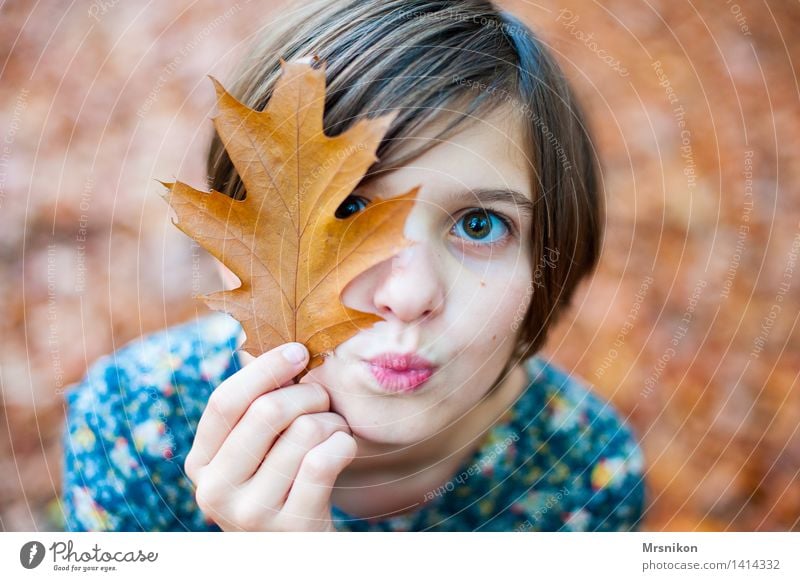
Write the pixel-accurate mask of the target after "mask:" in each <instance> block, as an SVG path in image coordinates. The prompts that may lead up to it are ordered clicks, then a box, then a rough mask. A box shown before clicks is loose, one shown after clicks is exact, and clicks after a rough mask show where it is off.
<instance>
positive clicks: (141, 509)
mask: <svg viewBox="0 0 800 581" xmlns="http://www.w3.org/2000/svg"><path fill="white" fill-rule="evenodd" d="M239 329H240V327H239V325H238V322H236V321H235V320H234V319H232V318H230V317H229V316H227V315H225V314H224V313H213V314H211V315H208V316H205V317H202V318H199V319H195V320H192V321H189V322H186V323H182V324H179V325H175V326H172V327H169V328H166V329H163V330H160V331H156V332H153V333H149V334H146V335H144V336H142V337H140V338H138V339H136V340H134V341H131V342H128V343H126V344H125V345H123V346H122V347H120V348H119V349H117V350H116V351H115V352H114V353H112V354H110V355H106V356H103V357H101V358H99V359H97V360H96V361H95V362H94V363H93V364H92V365H91V366H90V367H89V369H88V370H87V372H86V374H85V375H84V377H83V378H82V379H81V381H79V382H78V383H77V384H74V385H72V386H70V388H68V389H67V391H66V392H65V394H64V398H65V402H66V418H65V425H64V429H63V434H62V443H63V447H64V455H63V479H62V500H63V502H64V505H65V509H66V510H65V521H66V523H65V524H66V525H67V527H68V528H69V529H70V530H135V529H138V528H142V529H144V530H159V528H161V527H165V526H167V523H168V522H175V520H176V516H177V514H176V513H173V512H172V511H171V509H170V510H167V507H172V506H173V505H175V504H176V503H177V502H178V501H179V499H180V498H182V497H185V496H186V495H182V494H181V493H182V492H185V490H181V489H180V487H183V488H185V487H186V486H187V482H186V480H185V477H184V475H183V471H182V466H183V462H182V461H181V460H182V458H183V457H185V454H186V453H187V452H188V449H189V448H190V447H191V441H192V437H193V434H194V431H195V428H196V425H197V422H198V421H199V417H200V415H202V411H203V409H204V408H205V405H206V403H207V399H208V396H209V394H210V392H211V391H213V389H214V388H215V387H216V386H217V385H218V384H219V383H220V382H221V381H222V380H223V379H224V378H225V377H226V376H227V375H230V374H231V373H233V372H234V371H235V367H236V364H237V361H236V358H235V357H234V351H235V349H236V347H237V346H238V345H237V343H236V341H237V337H238V331H239ZM177 508H178V509H180V506H178V507H177ZM184 508H185V509H187V510H189V509H191V506H190V504H187V505H186V506H185V507H184Z"/></svg>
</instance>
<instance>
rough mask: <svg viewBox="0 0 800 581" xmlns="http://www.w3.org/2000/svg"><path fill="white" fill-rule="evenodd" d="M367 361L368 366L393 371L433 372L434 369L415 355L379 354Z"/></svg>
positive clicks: (422, 358) (428, 362) (432, 365)
mask: <svg viewBox="0 0 800 581" xmlns="http://www.w3.org/2000/svg"><path fill="white" fill-rule="evenodd" d="M368 361H369V363H370V365H375V366H376V367H383V368H384V369H391V370H393V371H410V370H415V369H416V370H428V369H429V370H433V369H434V368H435V367H436V366H435V365H434V364H433V363H431V362H430V361H428V360H427V359H425V358H424V357H422V356H421V355H418V354H416V353H381V354H380V355H377V356H376V357H373V358H372V359H369V360H368Z"/></svg>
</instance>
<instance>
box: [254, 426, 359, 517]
mask: <svg viewBox="0 0 800 581" xmlns="http://www.w3.org/2000/svg"><path fill="white" fill-rule="evenodd" d="M336 430H341V431H344V432H348V433H349V432H350V427H349V426H348V425H347V422H346V421H345V420H344V418H343V417H342V416H340V415H339V414H335V413H332V412H320V413H315V414H305V415H302V416H298V417H297V418H295V420H294V421H293V422H292V424H291V425H290V426H289V427H288V428H287V429H286V431H285V432H283V434H281V435H280V437H279V438H278V440H277V441H276V442H275V443H274V444H273V446H272V449H271V450H270V451H269V453H268V454H267V457H266V458H264V461H263V462H262V463H261V466H259V468H258V470H256V473H255V474H254V475H253V477H252V478H251V479H250V481H249V482H248V483H247V486H248V487H249V488H251V489H252V490H253V494H254V496H257V497H258V499H259V501H261V502H264V501H265V500H266V502H268V503H269V506H275V505H277V504H282V503H283V501H284V500H285V499H286V495H287V493H288V492H289V489H290V488H291V487H292V482H293V481H294V479H295V477H296V476H297V472H298V470H299V469H300V463H301V462H302V461H303V458H304V457H305V455H306V453H307V452H308V451H310V450H311V449H312V448H314V447H315V446H317V445H319V444H321V443H322V442H324V441H325V440H327V439H328V438H329V437H330V436H331V435H332V434H333V432H335V431H336ZM267 490H268V491H270V497H269V498H268V499H265V494H264V493H265V491H267Z"/></svg>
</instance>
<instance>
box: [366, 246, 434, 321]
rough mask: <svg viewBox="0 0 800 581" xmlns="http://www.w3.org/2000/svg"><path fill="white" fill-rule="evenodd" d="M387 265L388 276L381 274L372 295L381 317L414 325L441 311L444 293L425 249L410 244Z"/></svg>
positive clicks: (432, 262)
mask: <svg viewBox="0 0 800 581" xmlns="http://www.w3.org/2000/svg"><path fill="white" fill-rule="evenodd" d="M387 262H389V264H390V266H389V268H388V269H387V270H389V272H388V273H385V272H382V273H381V276H380V278H379V279H378V282H377V286H376V287H375V291H374V295H373V301H374V303H375V308H376V310H377V311H378V314H379V315H380V316H382V317H383V318H384V319H387V320H389V319H391V318H396V319H398V320H400V321H402V322H404V323H413V322H415V321H418V320H421V319H424V318H426V317H430V316H432V315H434V314H436V313H438V312H439V311H440V310H441V309H442V308H443V304H444V290H443V288H442V283H441V279H440V276H439V273H438V272H437V267H436V261H435V257H434V256H432V253H431V251H430V249H429V247H427V245H424V244H419V243H417V244H413V245H411V246H409V247H406V248H404V249H403V250H402V251H400V252H399V253H398V254H396V255H395V256H393V257H392V258H391V259H390V260H389V261H387Z"/></svg>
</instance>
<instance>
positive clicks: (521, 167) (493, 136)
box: [375, 105, 533, 198]
mask: <svg viewBox="0 0 800 581" xmlns="http://www.w3.org/2000/svg"><path fill="white" fill-rule="evenodd" d="M446 121H447V120H446V119H437V120H436V121H434V122H433V123H431V124H429V125H428V126H427V127H426V128H425V129H424V130H422V131H420V132H417V133H416V134H414V135H413V136H411V137H408V138H406V141H405V143H403V144H401V154H402V152H403V150H404V149H405V148H406V147H408V148H409V149H410V148H417V147H419V146H420V145H421V141H424V140H431V139H434V138H435V136H436V135H437V133H438V132H439V131H440V130H441V129H442V128H443V127H444V125H445V123H446ZM524 123H526V120H525V119H524V117H522V116H521V115H520V114H519V113H518V112H516V111H515V110H514V109H513V108H511V107H509V106H505V105H504V106H500V107H497V108H496V109H494V110H493V111H492V112H491V113H490V114H488V115H484V116H482V117H474V118H473V119H470V120H468V121H465V122H464V124H463V125H461V128H460V130H459V132H458V133H456V134H455V135H452V136H450V137H449V138H448V139H447V140H446V141H440V142H439V143H437V144H436V145H434V146H433V147H431V148H430V149H429V150H428V151H426V152H425V153H423V154H422V155H420V156H419V157H417V158H416V159H414V160H412V161H411V162H409V163H407V164H406V165H404V166H401V167H399V168H397V169H395V170H393V171H391V172H387V173H385V174H382V175H379V176H376V178H375V183H380V185H381V186H382V189H386V190H387V192H386V193H387V194H390V195H394V194H398V193H401V192H403V191H406V190H408V189H410V188H411V187H413V186H415V185H417V184H421V185H422V188H421V190H420V192H419V195H420V196H426V195H434V194H435V193H436V192H439V191H452V190H454V189H465V188H467V189H477V188H497V189H515V190H517V191H519V192H522V193H523V194H525V195H526V196H528V197H529V198H532V185H533V170H532V160H531V159H530V154H529V149H530V148H529V146H528V144H527V143H525V131H524V127H525V125H524Z"/></svg>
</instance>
